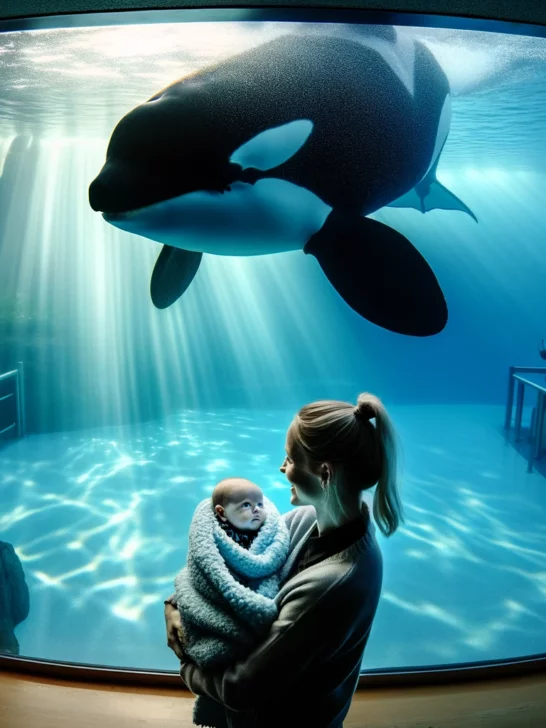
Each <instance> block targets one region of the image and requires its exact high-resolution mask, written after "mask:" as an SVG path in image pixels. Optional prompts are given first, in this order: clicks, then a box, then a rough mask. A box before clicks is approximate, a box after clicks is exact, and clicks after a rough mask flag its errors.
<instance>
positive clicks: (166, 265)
mask: <svg viewBox="0 0 546 728" xmlns="http://www.w3.org/2000/svg"><path fill="white" fill-rule="evenodd" d="M202 257H203V253H194V252H193V251H192V250H181V249H180V248H173V247H171V246H170V245H164V246H163V249H162V250H161V253H160V254H159V257H158V259H157V260H156V263H155V266H154V271H153V273H152V280H151V283H150V293H151V296H152V302H153V304H154V306H155V307H156V308H168V307H169V306H171V305H172V304H173V303H174V302H175V301H176V300H178V299H179V298H180V296H181V295H182V294H183V293H184V291H185V290H186V289H187V288H188V286H189V285H190V283H191V282H192V281H193V279H194V277H195V274H196V273H197V269H198V268H199V264H200V263H201V258H202Z"/></svg>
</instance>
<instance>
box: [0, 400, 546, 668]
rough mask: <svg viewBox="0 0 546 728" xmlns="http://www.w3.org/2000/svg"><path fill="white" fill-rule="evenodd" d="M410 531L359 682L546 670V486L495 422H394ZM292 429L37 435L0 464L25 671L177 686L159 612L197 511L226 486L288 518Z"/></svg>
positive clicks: (397, 414) (200, 416) (438, 414)
mask: <svg viewBox="0 0 546 728" xmlns="http://www.w3.org/2000/svg"><path fill="white" fill-rule="evenodd" d="M391 414H392V416H393V418H394V421H395V423H396V426H397V430H398V433H399V436H400V440H401V442H402V446H403V458H402V468H401V473H402V480H401V494H402V500H403V503H404V507H405V517H406V520H405V523H404V524H403V525H402V527H401V528H400V529H399V531H398V532H397V533H396V534H395V535H394V536H393V537H391V538H390V539H386V538H384V537H383V536H382V535H381V534H380V533H379V530H377V533H378V539H379V542H380V545H381V548H382V551H383V556H384V581H383V591H382V598H381V602H380V605H379V609H378V613H377V616H376V619H375V622H374V626H373V630H372V634H371V637H370V641H369V643H368V647H367V649H366V653H365V657H364V662H363V669H373V668H396V667H404V666H418V665H438V664H446V663H458V662H474V661H480V660H493V659H499V658H500V659H502V658H509V657H517V656H522V655H530V654H536V653H539V652H546V479H545V477H544V475H543V474H541V472H540V471H539V472H537V471H536V470H535V471H534V472H533V473H531V474H529V473H527V462H526V460H525V457H524V454H525V453H524V452H523V451H521V450H520V452H518V451H517V450H516V449H515V448H514V447H513V445H512V444H511V443H509V442H507V441H506V438H505V437H504V436H503V432H502V422H503V417H504V412H503V408H502V407H497V406H474V405H457V406H454V405H450V406H444V405H437V406H414V407H413V406H400V407H391ZM292 416H293V412H288V411H286V412H284V411H254V410H235V409H232V410H219V411H216V412H200V411H195V410H193V411H188V410H185V411H183V412H180V413H178V414H177V415H174V416H172V417H169V418H168V419H166V420H162V421H160V422H149V423H145V424H141V425H138V426H125V427H120V428H109V429H104V428H102V429H100V430H99V429H95V430H86V431H79V432H70V433H54V434H48V435H31V436H29V437H27V438H25V439H23V440H19V441H14V442H13V443H12V444H9V445H8V446H6V447H4V448H3V449H2V450H0V489H1V490H0V493H1V504H2V507H1V510H0V540H3V541H8V542H10V543H12V544H13V545H14V547H15V548H16V550H17V553H18V555H19V557H20V559H21V562H22V564H23V568H24V570H25V574H26V579H27V583H28V585H29V589H30V598H31V606H30V614H29V616H28V618H27V620H26V621H25V622H23V623H22V624H20V625H19V626H18V627H17V628H16V636H17V638H18V640H19V643H20V653H21V655H22V656H28V657H34V658H43V659H50V660H60V661H67V662H78V663H87V664H98V665H109V666H122V667H135V668H147V669H163V670H177V666H178V662H177V659H176V657H175V656H174V654H173V653H172V652H171V651H170V650H169V649H168V648H167V647H166V644H165V634H164V622H163V599H164V598H165V597H166V596H168V595H169V594H170V593H171V592H172V583H173V579H174V576H175V574H176V573H177V572H178V570H179V569H180V568H181V567H182V566H183V565H184V563H185V558H186V553H187V535H188V528H189V524H190V521H191V518H192V515H193V512H194V509H195V507H196V505H197V504H198V503H199V502H200V501H201V500H202V499H203V498H206V497H208V496H209V495H210V493H211V491H212V489H213V487H214V485H215V483H216V482H217V481H218V480H219V479H221V478H223V477H225V476H227V475H241V476H244V477H247V478H250V479H252V480H254V481H255V482H256V483H258V485H260V487H261V488H262V489H263V491H264V493H265V494H266V495H267V497H268V498H270V499H271V500H272V501H273V502H274V503H275V505H276V506H277V508H278V509H279V511H280V512H281V513H284V512H286V511H287V510H289V509H290V508H291V507H292V506H291V505H290V500H289V488H288V485H287V482H286V481H285V479H284V476H283V475H282V474H281V473H280V472H279V467H280V465H281V462H282V459H283V453H284V440H285V433H286V428H287V427H288V425H289V423H290V420H291V418H292Z"/></svg>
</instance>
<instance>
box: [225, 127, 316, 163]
mask: <svg viewBox="0 0 546 728" xmlns="http://www.w3.org/2000/svg"><path fill="white" fill-rule="evenodd" d="M312 131H313V122H312V121H310V120H309V119H298V120H297V121H290V122H289V123H288V124H282V126H276V127H273V128H272V129H266V130H265V131H262V132H260V133H259V134H256V136H255V137H252V139H249V141H247V142H245V143H244V144H243V145H242V146H240V147H239V148H238V149H236V150H235V151H234V152H233V154H232V155H231V157H230V160H229V161H230V162H234V163H235V164H240V165H241V167H243V169H246V168H247V167H254V168H255V169H259V170H261V171H262V172H265V171H266V170H268V169H273V168H274V167H278V166H279V165H280V164H283V163H284V162H286V161H287V160H288V159H290V157H293V156H294V154H296V152H298V151H299V150H300V149H301V148H302V147H303V145H304V144H305V142H306V141H307V139H308V138H309V135H310V134H311V132H312Z"/></svg>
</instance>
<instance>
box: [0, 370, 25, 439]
mask: <svg viewBox="0 0 546 728" xmlns="http://www.w3.org/2000/svg"><path fill="white" fill-rule="evenodd" d="M6 381H7V382H9V383H10V384H13V389H12V391H8V392H6V393H4V394H0V412H2V411H3V410H4V407H5V406H6V405H7V406H9V405H10V404H11V403H12V402H13V401H15V420H14V421H13V422H11V423H10V424H9V425H7V426H4V427H2V428H1V429H0V437H1V438H4V437H8V438H9V437H24V436H25V434H26V417H25V369H24V366H23V362H22V361H19V362H17V369H13V370H12V371H10V372H5V373H4V374H0V382H6Z"/></svg>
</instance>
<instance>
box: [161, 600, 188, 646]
mask: <svg viewBox="0 0 546 728" xmlns="http://www.w3.org/2000/svg"><path fill="white" fill-rule="evenodd" d="M165 627H166V629H167V645H168V646H169V647H170V648H171V650H172V651H173V652H174V654H175V655H176V656H177V657H178V659H179V660H186V659H187V658H186V656H185V655H184V652H183V647H184V639H185V637H184V631H183V629H182V620H181V618H180V612H179V611H178V609H177V608H176V607H174V606H173V605H172V604H169V603H168V602H167V604H165Z"/></svg>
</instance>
